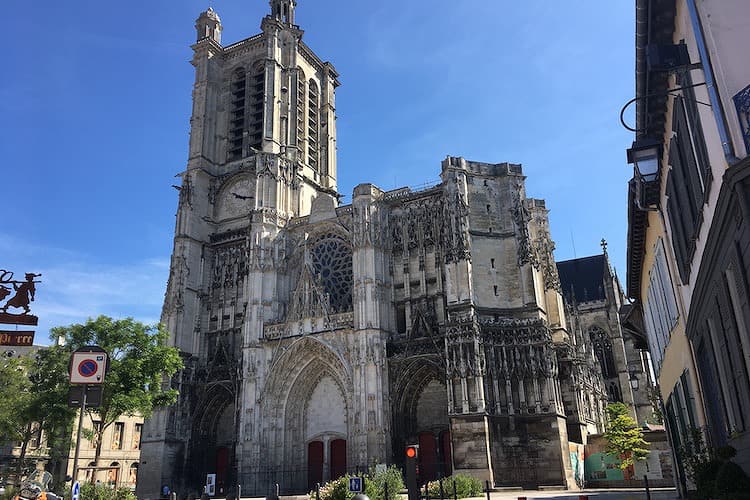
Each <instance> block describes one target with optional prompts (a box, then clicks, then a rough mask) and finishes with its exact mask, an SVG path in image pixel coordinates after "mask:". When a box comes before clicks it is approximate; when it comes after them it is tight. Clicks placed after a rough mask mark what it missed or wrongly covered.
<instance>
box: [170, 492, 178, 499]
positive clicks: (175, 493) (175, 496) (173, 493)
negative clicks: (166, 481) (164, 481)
mask: <svg viewBox="0 0 750 500" xmlns="http://www.w3.org/2000/svg"><path fill="white" fill-rule="evenodd" d="M169 499H170V500H177V492H176V491H173V492H172V493H170V494H169Z"/></svg>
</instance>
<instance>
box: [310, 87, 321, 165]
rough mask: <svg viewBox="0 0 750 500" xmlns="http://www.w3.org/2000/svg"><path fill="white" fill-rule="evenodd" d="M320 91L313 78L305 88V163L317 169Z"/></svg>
mask: <svg viewBox="0 0 750 500" xmlns="http://www.w3.org/2000/svg"><path fill="white" fill-rule="evenodd" d="M319 132H320V91H319V89H318V84H317V83H315V80H310V82H309V84H308V89H307V164H308V165H310V167H311V168H312V169H313V170H316V171H317V170H318V141H319V140H320V134H319Z"/></svg>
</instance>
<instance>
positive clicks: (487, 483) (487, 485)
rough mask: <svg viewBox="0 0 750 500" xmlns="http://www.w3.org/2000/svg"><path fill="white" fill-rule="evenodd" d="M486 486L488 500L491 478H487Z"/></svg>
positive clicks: (488, 498)
mask: <svg viewBox="0 0 750 500" xmlns="http://www.w3.org/2000/svg"><path fill="white" fill-rule="evenodd" d="M484 486H485V488H486V489H485V491H486V493H487V500H490V480H489V479H485V481H484Z"/></svg>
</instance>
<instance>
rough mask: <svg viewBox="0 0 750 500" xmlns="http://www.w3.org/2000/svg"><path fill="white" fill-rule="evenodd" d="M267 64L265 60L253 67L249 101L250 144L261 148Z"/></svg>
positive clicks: (254, 147) (248, 129)
mask: <svg viewBox="0 0 750 500" xmlns="http://www.w3.org/2000/svg"><path fill="white" fill-rule="evenodd" d="M265 74H266V71H265V66H264V63H263V62H259V63H257V64H256V65H255V66H254V67H253V72H252V76H251V77H250V85H249V88H248V92H249V98H248V101H247V137H248V145H249V146H250V147H251V148H253V149H256V150H257V149H260V148H261V146H262V144H263V104H264V103H263V101H264V99H263V96H264V94H265Z"/></svg>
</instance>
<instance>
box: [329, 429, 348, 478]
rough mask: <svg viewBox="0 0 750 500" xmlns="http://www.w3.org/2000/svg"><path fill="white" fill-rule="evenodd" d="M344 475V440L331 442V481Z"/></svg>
mask: <svg viewBox="0 0 750 500" xmlns="http://www.w3.org/2000/svg"><path fill="white" fill-rule="evenodd" d="M344 474H346V439H334V440H333V441H331V479H336V478H337V477H341V476H343V475H344Z"/></svg>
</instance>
